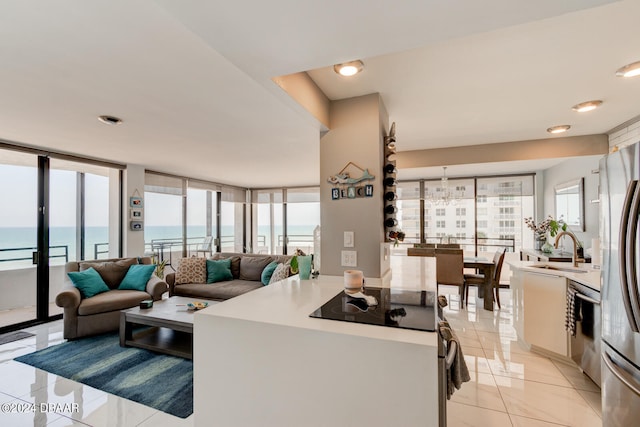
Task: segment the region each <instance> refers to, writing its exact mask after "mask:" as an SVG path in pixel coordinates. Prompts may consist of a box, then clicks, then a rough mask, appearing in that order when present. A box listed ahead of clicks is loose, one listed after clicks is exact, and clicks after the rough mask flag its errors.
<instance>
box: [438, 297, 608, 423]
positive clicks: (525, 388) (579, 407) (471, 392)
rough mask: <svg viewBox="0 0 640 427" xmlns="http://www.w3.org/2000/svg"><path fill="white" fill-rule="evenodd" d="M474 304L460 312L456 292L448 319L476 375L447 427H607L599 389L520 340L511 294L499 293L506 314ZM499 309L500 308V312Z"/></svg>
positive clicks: (454, 403) (457, 399) (456, 398)
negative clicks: (603, 419)
mask: <svg viewBox="0 0 640 427" xmlns="http://www.w3.org/2000/svg"><path fill="white" fill-rule="evenodd" d="M474 291H475V288H471V290H470V291H469V297H470V298H469V299H470V300H471V303H470V304H469V306H468V307H465V308H464V309H463V310H460V304H459V299H458V295H457V288H451V290H450V291H448V290H447V287H445V286H440V293H441V294H442V293H447V292H451V293H453V294H455V295H451V296H450V297H449V301H450V305H449V306H448V307H446V308H445V317H446V318H447V320H448V321H449V323H450V324H451V326H453V328H454V330H455V331H456V333H457V335H458V337H459V339H460V343H461V346H462V349H463V352H464V355H465V361H466V363H467V367H468V368H469V371H470V374H471V381H470V382H468V383H465V384H463V386H462V388H461V389H460V390H457V391H456V392H455V393H454V394H453V396H452V397H451V400H450V401H449V402H448V405H447V421H448V423H447V425H448V427H462V426H492V427H503V426H505V427H507V426H509V427H510V426H513V427H534V426H535V427H543V426H550V427H551V426H555V427H557V426H580V427H583V426H585V427H586V426H594V427H595V426H602V419H601V417H602V413H601V409H600V408H601V407H600V389H599V388H598V387H597V386H596V385H595V384H594V383H593V382H592V381H591V380H590V379H589V378H588V377H586V376H585V375H584V374H582V373H581V372H580V371H579V370H578V368H577V367H576V366H572V365H567V364H564V363H561V362H557V361H555V360H551V359H549V358H547V357H544V356H540V355H538V354H535V353H531V352H529V351H527V350H526V349H525V348H523V347H521V346H520V345H519V344H518V342H517V338H516V333H515V329H514V328H513V322H512V318H511V313H512V311H511V304H510V296H511V295H510V291H509V290H508V289H503V290H501V291H500V302H501V303H502V309H500V310H496V311H493V312H489V311H485V310H483V309H482V308H481V306H476V303H475V296H474ZM496 308H497V306H496Z"/></svg>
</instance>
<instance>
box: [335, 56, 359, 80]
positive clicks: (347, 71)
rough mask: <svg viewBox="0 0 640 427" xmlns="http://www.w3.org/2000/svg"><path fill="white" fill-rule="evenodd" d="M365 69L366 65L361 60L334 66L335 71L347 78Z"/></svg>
mask: <svg viewBox="0 0 640 427" xmlns="http://www.w3.org/2000/svg"><path fill="white" fill-rule="evenodd" d="M363 69H364V64H363V63H362V61H360V60H357V61H351V62H345V63H344V64H336V65H334V66H333V71H335V72H336V73H338V74H340V75H341V76H345V77H350V76H355V75H356V74H358V73H359V72H360V71H362V70H363Z"/></svg>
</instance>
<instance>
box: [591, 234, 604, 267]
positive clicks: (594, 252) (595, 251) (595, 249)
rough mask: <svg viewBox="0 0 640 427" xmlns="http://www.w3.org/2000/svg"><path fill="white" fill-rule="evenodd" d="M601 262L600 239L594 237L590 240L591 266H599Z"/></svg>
mask: <svg viewBox="0 0 640 427" xmlns="http://www.w3.org/2000/svg"><path fill="white" fill-rule="evenodd" d="M601 262H602V260H601V252H600V239H598V238H597V237H596V238H593V239H591V264H592V265H594V266H596V265H598V266H599V265H600V263H601Z"/></svg>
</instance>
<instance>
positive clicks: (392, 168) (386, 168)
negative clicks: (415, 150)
mask: <svg viewBox="0 0 640 427" xmlns="http://www.w3.org/2000/svg"><path fill="white" fill-rule="evenodd" d="M395 171H396V166H395V165H394V164H393V163H387V164H386V165H384V173H387V174H391V173H395Z"/></svg>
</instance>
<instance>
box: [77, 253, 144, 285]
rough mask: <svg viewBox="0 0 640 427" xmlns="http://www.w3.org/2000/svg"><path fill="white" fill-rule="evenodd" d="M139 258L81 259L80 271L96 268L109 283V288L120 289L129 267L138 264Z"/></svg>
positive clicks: (105, 281)
mask: <svg viewBox="0 0 640 427" xmlns="http://www.w3.org/2000/svg"><path fill="white" fill-rule="evenodd" d="M137 263H138V259H137V258H124V259H120V260H118V261H102V262H86V261H80V263H79V265H78V269H79V271H85V270H88V269H90V268H91V267H93V268H94V270H96V271H97V272H98V274H100V277H102V280H104V283H106V284H107V286H108V287H109V289H118V286H120V282H122V279H124V276H126V275H127V271H129V267H130V266H132V265H134V264H137Z"/></svg>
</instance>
